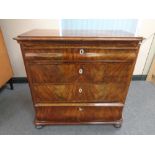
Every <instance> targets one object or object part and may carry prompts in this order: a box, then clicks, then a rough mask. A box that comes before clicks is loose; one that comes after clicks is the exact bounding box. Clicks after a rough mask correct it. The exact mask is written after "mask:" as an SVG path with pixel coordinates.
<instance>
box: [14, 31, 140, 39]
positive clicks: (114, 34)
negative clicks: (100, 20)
mask: <svg viewBox="0 0 155 155" xmlns="http://www.w3.org/2000/svg"><path fill="white" fill-rule="evenodd" d="M16 39H17V40H59V41H60V40H74V41H75V40H137V41H140V40H141V39H142V37H135V36H134V35H133V34H132V33H129V32H125V31H121V30H118V31H110V30H108V31H107V30H106V31H103V30H62V31H60V30H47V29H46V30H45V29H34V30H31V31H28V32H26V33H23V34H21V35H19V36H17V38H16Z"/></svg>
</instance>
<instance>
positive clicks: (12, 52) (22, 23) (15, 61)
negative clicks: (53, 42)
mask: <svg viewBox="0 0 155 155" xmlns="http://www.w3.org/2000/svg"><path fill="white" fill-rule="evenodd" d="M0 26H1V28H2V31H3V34H4V39H5V42H6V45H7V49H8V53H9V56H10V59H11V64H12V66H13V71H14V77H24V76H26V74H25V68H24V64H23V59H22V55H21V51H20V47H19V44H18V43H17V42H16V41H15V40H13V39H12V38H14V37H16V36H17V35H19V34H21V33H23V32H26V31H28V30H30V29H35V28H45V29H46V28H47V29H58V28H59V20H42V19H41V20H39V19H37V20H36V19H31V20H29V19H28V20H25V19H22V20H18V19H17V20H16V19H14V20H10V19H7V20H3V19H1V20H0ZM154 32H155V20H153V19H148V20H139V24H138V29H137V35H138V36H142V37H144V38H147V37H149V36H150V35H151V34H152V33H154ZM151 41H152V37H150V38H149V39H147V40H146V41H144V43H143V44H142V46H141V48H140V52H139V55H138V59H137V63H136V66H135V70H134V75H140V74H142V71H143V67H144V65H145V61H146V58H147V55H148V52H149V48H150V45H151Z"/></svg>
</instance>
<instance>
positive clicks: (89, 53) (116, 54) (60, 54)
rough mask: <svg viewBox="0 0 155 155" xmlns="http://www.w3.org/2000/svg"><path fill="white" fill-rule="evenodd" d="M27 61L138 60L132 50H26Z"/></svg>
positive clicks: (134, 51)
mask: <svg viewBox="0 0 155 155" xmlns="http://www.w3.org/2000/svg"><path fill="white" fill-rule="evenodd" d="M24 57H25V59H26V60H31V61H38V60H39V61H41V60H53V61H55V60H56V61H57V60H60V61H65V60H70V61H78V60H80V61H89V60H95V61H96V60H101V61H102V60H106V61H108V60H109V61H117V62H118V61H123V62H126V61H133V60H135V58H136V50H132V49H124V50H123V49H81V48H66V49H50V50H48V49H46V50H45V49H43V50H26V51H25V53H24Z"/></svg>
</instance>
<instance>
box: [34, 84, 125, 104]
mask: <svg viewBox="0 0 155 155" xmlns="http://www.w3.org/2000/svg"><path fill="white" fill-rule="evenodd" d="M126 89H127V88H126V84H125V83H105V84H67V85H60V84H55V85H52V84H47V85H45V84H42V85H38V84H37V85H33V92H34V97H35V100H36V102H39V103H40V102H100V103H103V102H123V101H124V97H125V93H126Z"/></svg>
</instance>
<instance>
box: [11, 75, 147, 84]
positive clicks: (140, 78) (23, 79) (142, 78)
mask: <svg viewBox="0 0 155 155" xmlns="http://www.w3.org/2000/svg"><path fill="white" fill-rule="evenodd" d="M146 77H147V75H133V76H132V81H145V80H146ZM12 80H13V83H27V82H28V81H27V78H26V77H13V79H12Z"/></svg>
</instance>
